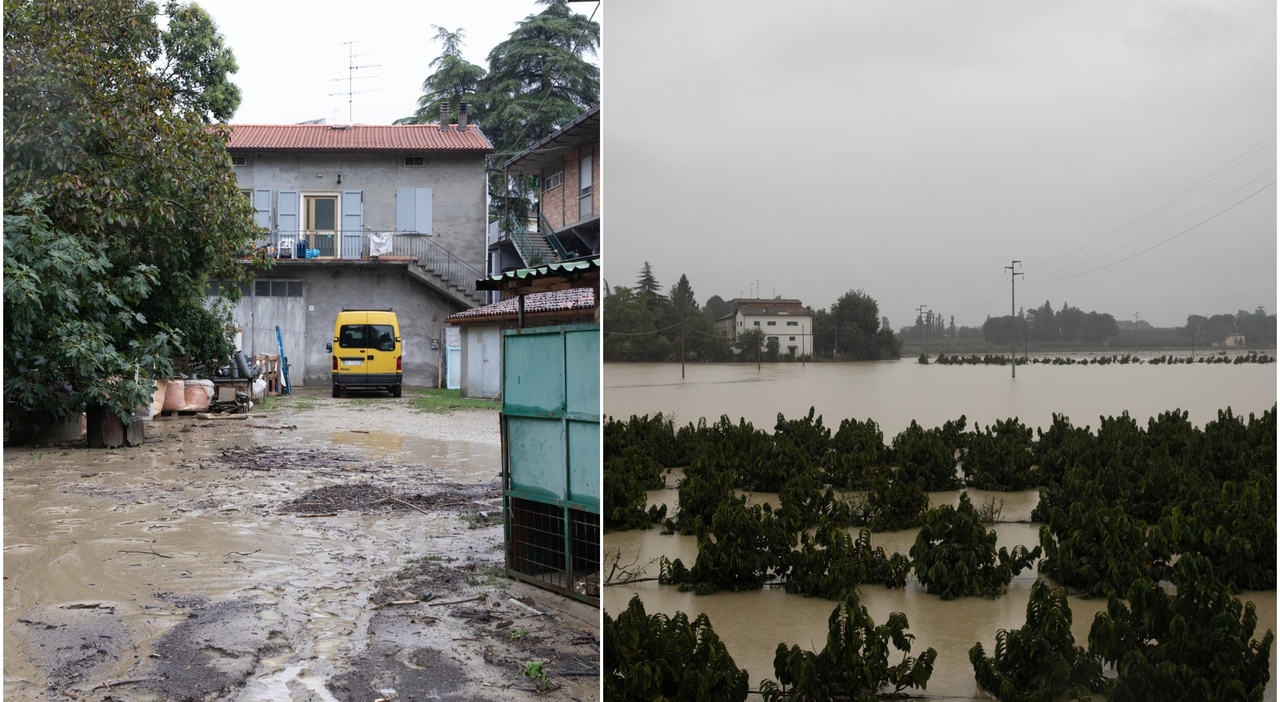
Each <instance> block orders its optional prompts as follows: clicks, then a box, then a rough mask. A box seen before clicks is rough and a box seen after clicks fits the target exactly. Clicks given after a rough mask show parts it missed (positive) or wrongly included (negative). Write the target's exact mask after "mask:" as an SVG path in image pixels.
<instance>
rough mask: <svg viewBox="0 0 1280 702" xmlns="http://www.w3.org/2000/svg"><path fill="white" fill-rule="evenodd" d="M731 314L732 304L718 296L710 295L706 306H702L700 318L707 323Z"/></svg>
mask: <svg viewBox="0 0 1280 702" xmlns="http://www.w3.org/2000/svg"><path fill="white" fill-rule="evenodd" d="M732 313H733V303H732V302H728V301H726V300H724V299H721V297H720V296H719V295H712V296H711V297H709V298H707V304H705V305H703V306H702V316H703V318H704V319H706V320H707V321H708V322H713V323H714V322H715V321H716V320H717V319H720V318H721V317H724V316H725V315H729V314H732Z"/></svg>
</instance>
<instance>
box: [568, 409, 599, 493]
mask: <svg viewBox="0 0 1280 702" xmlns="http://www.w3.org/2000/svg"><path fill="white" fill-rule="evenodd" d="M568 425H569V499H570V500H572V501H573V502H577V503H579V504H582V505H584V506H586V507H587V508H588V509H589V510H590V511H592V512H595V513H596V514H599V513H600V423H599V422H574V421H570V422H568Z"/></svg>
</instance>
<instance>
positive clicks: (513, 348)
mask: <svg viewBox="0 0 1280 702" xmlns="http://www.w3.org/2000/svg"><path fill="white" fill-rule="evenodd" d="M549 328H551V327H549ZM503 343H504V351H505V352H504V353H503V354H502V375H503V383H502V385H503V387H502V404H503V406H504V407H505V406H506V405H515V406H518V407H537V408H539V409H541V410H545V411H546V413H547V414H548V415H550V414H552V413H557V412H563V411H564V405H565V397H564V396H565V386H564V375H565V363H564V359H565V353H564V338H563V337H562V336H561V334H560V332H559V330H556V331H555V333H529V330H526V331H525V333H524V334H508V335H506V336H505V337H504V338H503Z"/></svg>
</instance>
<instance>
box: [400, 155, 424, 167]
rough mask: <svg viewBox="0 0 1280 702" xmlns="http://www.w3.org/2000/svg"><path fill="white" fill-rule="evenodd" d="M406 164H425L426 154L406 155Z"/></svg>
mask: <svg viewBox="0 0 1280 702" xmlns="http://www.w3.org/2000/svg"><path fill="white" fill-rule="evenodd" d="M404 165H406V166H425V165H427V158H426V157H425V156H405V157H404Z"/></svg>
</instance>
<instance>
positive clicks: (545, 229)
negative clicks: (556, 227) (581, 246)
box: [538, 212, 575, 261]
mask: <svg viewBox="0 0 1280 702" xmlns="http://www.w3.org/2000/svg"><path fill="white" fill-rule="evenodd" d="M538 229H540V230H541V231H542V237H543V238H544V239H546V240H547V243H548V244H550V245H551V250H552V251H554V252H555V253H556V256H557V257H558V258H559V260H561V261H568V260H569V259H571V258H575V256H574V255H573V254H572V253H570V252H569V249H567V248H565V245H564V244H563V243H562V242H561V241H560V237H558V236H556V235H555V233H554V231H553V230H552V229H551V223H550V222H548V221H547V218H546V217H543V216H542V213H541V212H539V213H538Z"/></svg>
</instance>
